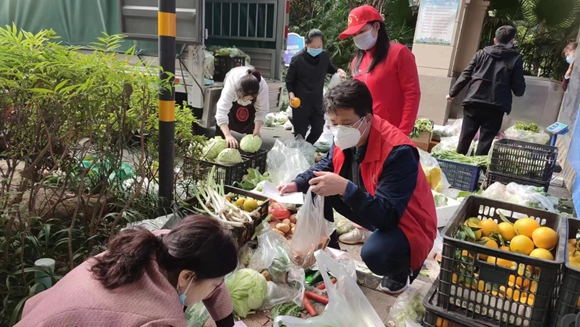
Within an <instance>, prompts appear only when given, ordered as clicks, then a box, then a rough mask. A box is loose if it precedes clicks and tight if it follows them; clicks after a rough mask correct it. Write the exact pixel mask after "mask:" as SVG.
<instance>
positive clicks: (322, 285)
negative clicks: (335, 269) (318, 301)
mask: <svg viewBox="0 0 580 327" xmlns="http://www.w3.org/2000/svg"><path fill="white" fill-rule="evenodd" d="M331 280H332V283H333V284H336V278H333V279H331ZM316 288H317V289H319V290H325V289H326V284H324V282H322V283H320V284H318V286H316Z"/></svg>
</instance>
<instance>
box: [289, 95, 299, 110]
mask: <svg viewBox="0 0 580 327" xmlns="http://www.w3.org/2000/svg"><path fill="white" fill-rule="evenodd" d="M300 103H301V102H300V99H299V98H296V97H294V99H292V100H290V107H292V108H298V107H300Z"/></svg>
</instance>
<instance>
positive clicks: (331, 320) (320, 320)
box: [273, 250, 384, 327]
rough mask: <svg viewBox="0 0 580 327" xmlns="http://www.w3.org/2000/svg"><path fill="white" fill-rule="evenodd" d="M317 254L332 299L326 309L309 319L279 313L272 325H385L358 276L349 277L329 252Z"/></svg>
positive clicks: (300, 326) (314, 326)
mask: <svg viewBox="0 0 580 327" xmlns="http://www.w3.org/2000/svg"><path fill="white" fill-rule="evenodd" d="M314 256H315V257H316V261H317V262H318V269H319V270H320V274H321V275H322V278H323V279H324V285H326V290H327V291H328V299H329V302H328V304H327V305H326V309H325V310H324V312H322V313H321V314H320V315H319V316H316V317H312V318H308V319H301V318H296V317H288V316H278V317H276V318H275V319H274V324H273V326H275V327H276V326H277V327H280V326H282V324H283V325H285V326H287V327H303V326H304V327H305V326H311V327H327V326H328V327H330V326H332V327H353V326H357V327H379V326H380V327H383V326H384V324H383V322H382V321H381V318H380V317H379V315H378V314H377V313H376V311H375V310H374V309H373V307H372V305H371V304H370V302H369V300H368V299H367V298H366V296H365V295H364V293H363V292H362V290H361V289H360V287H359V286H358V284H357V283H356V279H354V278H352V277H351V276H349V274H348V273H347V272H346V271H345V269H344V268H343V267H342V266H341V265H340V263H338V262H337V261H336V260H334V259H332V257H331V256H330V255H329V254H328V253H326V252H324V251H320V250H319V251H316V253H315V254H314ZM328 272H330V273H331V274H332V275H333V276H334V277H335V278H336V279H337V281H336V284H333V283H332V281H331V280H330V276H328Z"/></svg>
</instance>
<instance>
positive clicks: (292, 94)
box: [288, 92, 296, 101]
mask: <svg viewBox="0 0 580 327" xmlns="http://www.w3.org/2000/svg"><path fill="white" fill-rule="evenodd" d="M295 97H296V96H295V95H294V92H290V93H288V98H290V101H292V99H294V98H295Z"/></svg>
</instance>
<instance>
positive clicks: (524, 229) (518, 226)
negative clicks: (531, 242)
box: [514, 217, 540, 238]
mask: <svg viewBox="0 0 580 327" xmlns="http://www.w3.org/2000/svg"><path fill="white" fill-rule="evenodd" d="M539 227H540V224H539V223H538V222H537V221H536V220H534V219H532V218H527V217H526V218H520V219H518V220H516V222H515V223H514V230H515V231H516V234H518V235H525V236H527V237H529V238H532V234H533V233H534V231H535V230H536V229H538V228H539Z"/></svg>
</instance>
